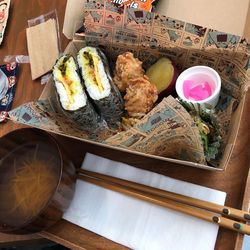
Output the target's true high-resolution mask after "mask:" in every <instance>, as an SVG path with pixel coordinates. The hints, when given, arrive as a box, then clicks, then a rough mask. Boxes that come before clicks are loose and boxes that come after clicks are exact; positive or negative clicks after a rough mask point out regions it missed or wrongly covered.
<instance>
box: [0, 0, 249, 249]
mask: <svg viewBox="0 0 250 250" xmlns="http://www.w3.org/2000/svg"><path fill="white" fill-rule="evenodd" d="M65 5H66V0H25V1H24V0H14V1H12V7H11V14H10V18H9V22H8V27H7V30H6V36H5V38H4V42H3V44H2V46H1V47H0V63H2V62H3V58H4V56H5V55H27V54H28V52H27V43H26V34H25V28H27V20H28V19H31V18H34V17H37V16H39V15H41V14H45V13H47V12H49V11H51V10H54V9H57V12H58V17H59V23H60V30H61V29H62V24H63V18H64V11H65ZM61 42H62V48H65V46H66V45H67V43H68V41H67V39H66V38H65V37H64V35H63V34H61ZM42 88H43V87H42V86H41V84H40V80H37V81H32V80H31V74H30V67H29V64H22V65H21V70H20V75H19V81H18V86H17V92H16V96H15V100H14V107H17V106H18V105H20V104H22V103H25V102H28V101H31V100H34V99H37V98H38V97H39V95H40V93H41V91H42ZM249 112H250V96H249V94H247V98H246V104H245V107H244V114H243V118H242V120H241V122H240V131H239V134H238V137H237V142H236V146H235V148H234V150H233V154H232V157H231V160H230V162H229V165H228V168H227V169H226V171H224V172H212V171H207V170H201V169H196V168H191V167H184V166H177V165H173V164H169V163H166V162H161V161H157V160H151V159H145V158H144V157H141V156H135V155H131V154H128V153H124V152H118V151H117V152H115V154H114V151H113V150H110V149H103V148H101V147H98V146H93V145H90V144H86V143H83V142H80V141H76V140H72V139H69V138H65V137H60V136H57V139H58V140H59V141H60V142H61V143H62V145H64V147H65V148H66V150H67V151H68V153H69V155H70V156H71V158H72V159H73V160H74V162H75V164H76V165H78V166H79V165H80V163H81V162H82V160H83V157H84V152H87V151H88V152H92V153H95V154H97V155H102V156H104V157H107V158H110V159H113V160H119V161H123V162H125V163H128V164H131V165H134V166H137V167H139V168H142V169H147V170H150V171H154V172H157V173H160V174H163V175H166V176H169V177H173V178H176V179H179V180H184V181H188V182H191V183H195V184H198V185H203V186H206V187H209V188H215V189H218V190H221V191H225V192H226V193H227V198H226V205H227V206H231V207H235V208H240V209H241V208H244V209H246V210H248V209H249V201H250V185H249V182H250V177H249V144H250V132H249V124H250V115H249ZM20 127H21V126H20V125H17V124H14V123H12V122H11V121H9V122H7V123H6V124H0V136H3V135H4V134H6V133H8V132H10V131H12V130H14V129H18V128H20ZM0 146H4V145H0ZM41 237H42V238H43V237H44V238H47V239H50V240H52V241H55V242H58V243H60V244H63V245H65V246H67V247H69V248H71V249H109V250H110V249H126V248H125V247H123V246H121V245H118V244H116V243H114V242H111V241H109V240H107V239H105V238H103V237H100V236H98V235H96V234H94V233H92V232H89V231H87V230H84V229H82V228H79V227H78V226H75V225H73V224H70V223H68V222H66V221H64V220H61V221H60V222H58V223H57V224H56V225H55V226H53V227H51V228H50V229H49V230H47V231H46V232H41V233H40V234H35V235H31V236H30V235H28V236H12V235H4V234H0V244H1V243H5V244H6V243H7V244H10V242H20V241H24V240H32V239H41ZM11 244H14V243H11ZM241 244H242V236H241V235H239V234H237V233H235V232H231V231H230V230H227V229H222V228H221V229H220V230H219V234H218V238H217V242H216V249H220V250H221V249H222V250H224V249H225V250H230V249H235V248H236V249H240V248H241Z"/></svg>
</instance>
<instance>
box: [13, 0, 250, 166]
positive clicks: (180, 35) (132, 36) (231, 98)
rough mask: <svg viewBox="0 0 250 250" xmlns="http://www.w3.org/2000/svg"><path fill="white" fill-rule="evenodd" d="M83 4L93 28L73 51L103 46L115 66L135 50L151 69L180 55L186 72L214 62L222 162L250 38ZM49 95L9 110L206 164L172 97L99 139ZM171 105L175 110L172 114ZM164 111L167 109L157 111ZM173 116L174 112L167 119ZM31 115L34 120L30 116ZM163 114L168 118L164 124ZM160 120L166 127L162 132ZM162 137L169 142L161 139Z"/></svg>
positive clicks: (249, 56)
mask: <svg viewBox="0 0 250 250" xmlns="http://www.w3.org/2000/svg"><path fill="white" fill-rule="evenodd" d="M84 7H85V10H84V13H83V17H84V20H85V23H84V24H85V28H86V30H85V33H84V34H81V37H79V36H78V37H77V36H76V37H75V38H77V39H80V38H81V39H82V40H81V41H80V40H75V41H73V45H72V46H71V49H70V50H68V51H67V53H71V54H72V55H73V56H75V55H76V53H77V51H78V50H79V49H80V48H81V47H82V46H84V45H85V44H87V45H91V46H99V47H100V48H101V49H103V51H104V52H105V54H106V55H107V57H108V58H109V60H110V63H111V69H112V68H114V63H115V61H116V58H117V56H118V55H119V54H122V53H123V52H126V51H131V52H133V53H134V55H135V57H138V58H139V59H140V60H142V61H143V66H144V68H145V69H146V68H147V67H148V66H150V65H152V64H153V63H154V62H156V61H157V60H158V59H159V58H160V57H162V56H165V57H168V58H170V59H171V60H173V61H174V62H175V64H176V65H177V67H178V68H179V70H180V71H181V70H184V69H185V68H187V67H191V66H195V65H207V66H210V67H212V68H214V69H215V70H216V71H217V72H218V73H219V74H220V76H221V78H222V92H221V97H220V101H219V103H218V105H217V107H216V116H217V118H218V121H219V126H218V127H219V129H220V132H221V136H222V143H223V147H222V153H221V154H220V158H218V159H216V163H215V164H214V166H219V164H220V160H221V157H222V155H223V149H224V147H225V146H226V145H227V140H228V132H229V128H230V124H231V123H230V122H231V117H232V115H233V113H234V112H235V110H236V108H237V104H238V103H239V102H240V101H241V99H242V97H243V96H244V95H245V93H246V90H247V89H248V86H249V81H250V44H249V42H248V41H247V40H246V39H244V38H242V37H239V36H235V35H232V34H227V33H224V32H219V31H216V30H212V29H209V28H206V27H201V26H198V25H194V24H191V23H186V22H184V21H181V20H176V19H173V18H170V17H165V16H163V15H158V14H157V13H151V12H146V11H143V10H138V9H132V8H131V9H129V8H126V7H125V8H123V9H121V8H117V6H116V5H114V4H112V3H110V2H107V1H104V0H102V1H93V0H89V1H87V2H85V6H84ZM82 35H83V36H82ZM50 85H53V83H52V82H50V84H49V85H48V86H46V88H47V87H48V89H49V90H50V91H51V92H53V91H54V90H52V89H53V88H51V87H50ZM50 88H51V89H50ZM52 95H53V94H52ZM45 97H46V95H45V96H43V100H42V102H41V101H40V103H29V104H26V105H23V106H21V107H19V108H17V109H15V110H14V111H12V112H11V114H10V116H11V119H12V120H16V121H18V122H21V123H24V124H28V125H30V126H35V127H39V128H42V129H44V130H47V131H51V132H54V133H60V134H63V135H67V136H71V137H74V138H79V139H82V140H88V141H96V142H101V143H103V144H106V145H111V146H115V147H119V148H126V149H129V150H131V151H139V152H143V153H146V154H149V155H157V156H158V155H162V154H163V155H164V157H168V158H174V159H182V160H185V161H188V162H195V163H197V162H198V163H201V164H204V165H206V163H205V162H204V153H203V149H202V147H201V141H200V138H199V135H198V133H197V129H196V127H195V126H194V124H193V122H192V121H191V120H190V119H191V118H190V117H189V116H188V114H187V113H185V114H184V111H183V110H182V109H179V110H178V109H176V107H178V103H177V102H176V101H175V100H174V99H172V98H171V97H169V98H167V99H165V100H164V101H163V102H162V103H159V104H158V105H157V106H156V107H155V109H154V110H153V111H151V112H150V113H149V114H148V115H147V116H146V117H145V118H144V119H143V120H141V121H140V122H139V123H138V125H137V126H136V127H134V128H131V129H128V130H127V131H125V132H120V133H117V134H115V135H114V134H112V133H110V134H109V137H108V138H105V136H101V137H98V136H97V137H93V136H92V135H89V134H87V133H85V132H84V131H82V130H79V129H78V128H76V127H75V126H74V124H72V123H70V121H66V120H65V119H64V117H63V116H61V114H59V113H58V111H57V110H55V109H54V108H53V106H54V105H51V103H53V102H54V101H53V97H52V98H51V96H50V95H49V98H50V99H49V100H45V99H46V98H45ZM44 98H45V99H44ZM41 103H42V104H43V105H41ZM169 110H172V111H173V112H174V114H175V115H174V116H172V113H171V112H168V111H169ZM158 111H159V112H160V113H157V112H158ZM165 111H166V112H165ZM33 114H35V116H40V117H41V118H39V119H40V120H39V119H35V120H34V118H33V117H34V115H33ZM160 114H164V115H163V116H161V115H160ZM167 114H168V115H169V114H170V116H169V117H167ZM27 117H29V118H28V119H24V118H27ZM172 118H173V119H172ZM160 119H163V120H164V121H165V122H166V124H164V125H163V124H160V122H159V120H160ZM152 121H153V123H152ZM154 123H155V124H154ZM184 124H185V126H184ZM142 125H143V126H142ZM161 126H163V127H164V130H165V131H161V129H160V128H163V127H161ZM164 133H165V134H164ZM106 135H107V134H106ZM161 141H163V142H164V143H160V142H161ZM173 145H175V147H173ZM176 145H177V146H176Z"/></svg>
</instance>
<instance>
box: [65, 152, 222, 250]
mask: <svg viewBox="0 0 250 250" xmlns="http://www.w3.org/2000/svg"><path fill="white" fill-rule="evenodd" d="M166 167H167V166H166ZM83 168H84V169H88V170H91V171H95V172H101V173H105V174H107V175H112V176H115V177H120V178H123V179H128V180H131V181H135V182H138V183H142V184H146V185H149V186H154V187H157V188H161V189H166V190H169V191H172V192H176V193H182V194H185V195H189V196H192V197H196V198H200V199H205V200H208V201H211V202H216V203H219V204H224V201H225V197H226V194H225V193H224V192H220V191H217V190H212V189H208V188H205V187H201V186H197V185H194V184H191V183H187V182H183V181H178V180H175V179H172V178H169V177H165V176H162V175H159V174H156V173H152V172H149V171H144V170H141V169H138V168H135V167H131V166H129V165H126V164H123V163H118V162H114V161H111V160H108V159H105V158H102V157H98V156H94V155H91V154H87V155H86V157H85V160H84V163H83ZM64 219H66V220H68V221H70V222H72V223H74V224H76V225H79V226H81V227H84V228H86V229H88V230H90V231H93V232H95V233H97V234H99V235H102V236H104V237H106V238H108V239H111V240H113V241H115V242H118V243H120V244H122V245H125V246H127V247H130V248H132V249H138V250H139V249H148V250H158V249H159V250H164V249H166V250H168V249H171V250H178V249H180V250H188V249H190V250H195V249H197V250H201V249H202V250H212V249H214V244H215V241H216V237H217V233H218V226H217V225H215V224H212V223H209V222H205V221H202V220H199V219H196V218H193V217H190V216H187V215H183V214H181V213H178V212H175V211H173V210H168V209H166V208H162V207H159V206H156V205H153V204H149V203H147V202H143V201H140V200H137V199H134V198H131V197H128V196H125V195H122V194H120V193H116V192H113V191H109V190H107V189H104V188H101V187H98V186H95V185H92V184H89V183H85V182H83V181H80V180H78V181H77V185H76V193H75V196H74V199H73V201H72V203H71V206H70V208H69V209H68V211H67V212H66V213H65V214H64Z"/></svg>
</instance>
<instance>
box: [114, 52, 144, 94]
mask: <svg viewBox="0 0 250 250" xmlns="http://www.w3.org/2000/svg"><path fill="white" fill-rule="evenodd" d="M115 69H116V73H115V76H114V82H115V84H116V85H117V87H118V89H119V90H120V91H121V92H125V90H126V88H127V86H128V83H129V82H130V80H131V79H135V78H138V77H143V75H144V74H145V71H144V70H143V68H142V62H141V61H140V60H138V59H137V58H134V55H133V54H132V53H131V52H126V53H124V54H122V55H119V56H118V57H117V61H116V68H115Z"/></svg>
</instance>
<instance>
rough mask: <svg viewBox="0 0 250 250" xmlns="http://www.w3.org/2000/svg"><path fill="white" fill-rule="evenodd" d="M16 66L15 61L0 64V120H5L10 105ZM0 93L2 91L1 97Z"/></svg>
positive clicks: (15, 79) (13, 92) (15, 78)
mask: <svg viewBox="0 0 250 250" xmlns="http://www.w3.org/2000/svg"><path fill="white" fill-rule="evenodd" d="M18 67H19V66H18V64H17V63H15V62H12V63H8V64H6V65H0V71H1V72H0V73H1V74H0V122H3V121H6V118H7V116H8V111H10V110H11V107H12V103H13V100H14V96H15V91H16V85H17V75H18ZM5 87H6V88H5ZM1 91H2V92H1ZM1 93H4V96H2V97H1V95H2V94H1Z"/></svg>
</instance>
